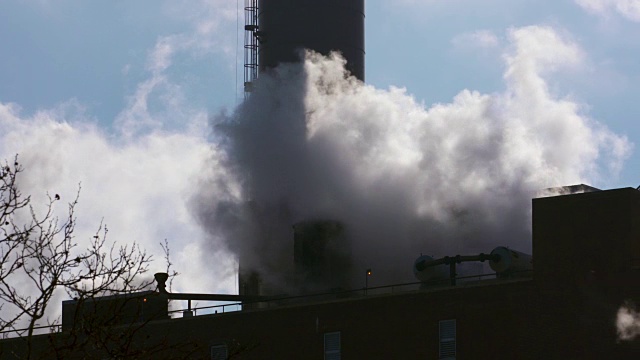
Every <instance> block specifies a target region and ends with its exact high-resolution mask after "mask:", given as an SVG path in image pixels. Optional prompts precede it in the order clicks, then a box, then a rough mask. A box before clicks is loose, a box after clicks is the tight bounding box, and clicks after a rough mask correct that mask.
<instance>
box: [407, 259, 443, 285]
mask: <svg viewBox="0 0 640 360" xmlns="http://www.w3.org/2000/svg"><path fill="white" fill-rule="evenodd" d="M433 261H434V259H433V258H432V257H431V256H428V255H421V256H420V257H419V258H417V259H416V261H415V262H414V263H413V275H415V277H416V278H417V279H418V280H420V281H422V282H428V281H435V280H443V279H446V278H448V277H449V267H448V266H446V265H444V263H443V264H440V265H437V266H429V264H430V263H432V262H433Z"/></svg>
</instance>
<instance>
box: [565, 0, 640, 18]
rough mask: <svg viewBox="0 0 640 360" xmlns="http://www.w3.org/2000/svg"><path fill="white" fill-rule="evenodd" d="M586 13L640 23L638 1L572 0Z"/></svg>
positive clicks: (639, 0)
mask: <svg viewBox="0 0 640 360" xmlns="http://www.w3.org/2000/svg"><path fill="white" fill-rule="evenodd" d="M574 1H575V2H576V4H578V5H579V6H580V7H582V8H583V9H585V10H586V11H588V12H590V13H593V14H596V15H600V16H611V14H612V13H614V14H618V15H621V16H623V17H624V18H626V19H628V20H631V21H637V22H640V0H574Z"/></svg>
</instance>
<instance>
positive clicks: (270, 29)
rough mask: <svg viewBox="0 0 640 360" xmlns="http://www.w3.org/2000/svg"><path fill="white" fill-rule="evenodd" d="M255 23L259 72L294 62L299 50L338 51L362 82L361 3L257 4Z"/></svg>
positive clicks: (281, 0) (272, 0)
mask: <svg viewBox="0 0 640 360" xmlns="http://www.w3.org/2000/svg"><path fill="white" fill-rule="evenodd" d="M256 10H257V11H256V12H255V18H254V19H247V23H249V24H251V22H252V21H254V22H257V23H256V24H254V25H257V26H255V30H256V31H255V32H254V36H256V38H257V45H258V46H257V49H258V50H257V52H258V58H257V59H256V60H258V64H259V68H260V72H263V71H266V70H268V69H269V68H272V67H275V66H277V65H278V64H279V63H286V62H297V61H299V60H300V51H301V50H302V49H311V50H314V51H317V52H319V53H321V54H324V55H327V54H329V53H330V52H331V51H339V52H340V53H342V55H343V56H344V57H345V59H346V60H347V69H348V70H349V71H350V72H351V74H353V75H354V76H356V77H357V78H358V79H360V80H362V81H364V55H365V52H364V0H258V1H257V9H256Z"/></svg>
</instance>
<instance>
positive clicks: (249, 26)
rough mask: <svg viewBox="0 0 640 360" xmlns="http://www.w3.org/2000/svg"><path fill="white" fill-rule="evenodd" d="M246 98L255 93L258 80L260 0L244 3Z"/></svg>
mask: <svg viewBox="0 0 640 360" xmlns="http://www.w3.org/2000/svg"><path fill="white" fill-rule="evenodd" d="M244 24H245V25H244V98H245V99H246V98H248V97H249V94H251V91H253V83H254V81H255V80H256V79H257V78H258V43H259V37H258V36H259V34H260V32H259V29H258V0H245V1H244Z"/></svg>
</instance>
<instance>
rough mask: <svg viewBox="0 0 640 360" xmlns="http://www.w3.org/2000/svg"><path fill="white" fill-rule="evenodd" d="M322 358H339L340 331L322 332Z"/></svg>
mask: <svg viewBox="0 0 640 360" xmlns="http://www.w3.org/2000/svg"><path fill="white" fill-rule="evenodd" d="M324 360H340V331H336V332H331V333H325V334H324Z"/></svg>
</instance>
